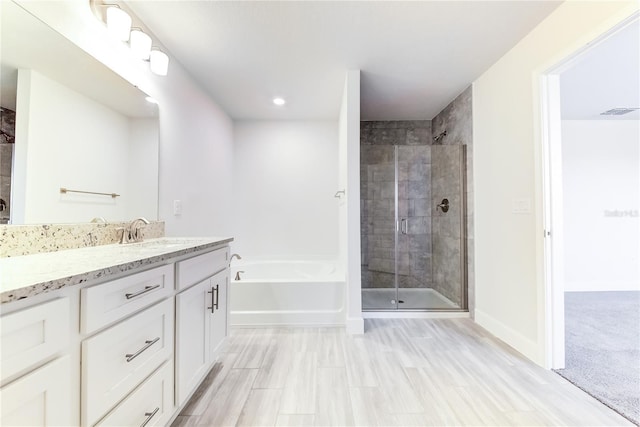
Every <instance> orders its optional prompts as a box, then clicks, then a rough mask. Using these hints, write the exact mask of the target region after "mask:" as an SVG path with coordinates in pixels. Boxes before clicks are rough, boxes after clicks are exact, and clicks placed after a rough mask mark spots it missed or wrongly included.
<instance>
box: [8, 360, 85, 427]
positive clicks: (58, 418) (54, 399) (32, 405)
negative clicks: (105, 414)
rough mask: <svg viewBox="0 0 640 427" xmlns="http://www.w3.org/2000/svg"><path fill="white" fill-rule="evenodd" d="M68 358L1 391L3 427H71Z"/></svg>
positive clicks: (75, 421) (57, 361)
mask: <svg viewBox="0 0 640 427" xmlns="http://www.w3.org/2000/svg"><path fill="white" fill-rule="evenodd" d="M70 378H71V364H70V360H69V356H65V357H62V358H60V359H56V360H54V361H52V362H49V363H47V364H46V365H44V366H43V367H41V368H39V369H36V370H35V371H33V372H31V373H29V374H27V375H25V376H23V377H21V378H20V379H18V380H16V381H14V382H12V383H11V384H9V385H7V386H5V387H3V388H2V389H0V402H2V411H1V413H2V416H1V417H0V425H3V426H70V425H74V424H76V423H77V419H75V420H74V418H73V415H72V409H71V408H72V406H73V405H72V402H71V384H70Z"/></svg>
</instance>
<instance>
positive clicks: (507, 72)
mask: <svg viewBox="0 0 640 427" xmlns="http://www.w3.org/2000/svg"><path fill="white" fill-rule="evenodd" d="M635 10H637V3H635V2H565V3H563V4H561V5H560V6H559V7H558V8H557V9H556V10H555V11H554V12H553V13H552V14H550V15H549V16H548V17H547V19H545V20H544V21H543V22H542V23H541V24H540V25H538V26H537V27H536V28H535V29H534V30H533V31H532V32H531V33H529V34H528V35H527V36H526V37H525V38H523V39H522V40H521V41H520V42H519V43H518V44H517V45H516V46H515V47H514V48H513V49H511V50H510V51H509V52H508V53H507V54H505V55H504V56H503V57H502V58H501V59H500V60H498V62H496V63H495V64H494V65H493V66H491V67H490V68H489V69H488V70H487V71H486V72H485V73H484V74H483V75H482V76H480V77H479V78H478V79H477V80H476V81H475V82H474V83H473V101H472V102H473V133H474V145H475V147H474V183H475V190H476V191H475V200H474V202H475V219H476V223H475V227H476V228H475V233H476V241H475V254H476V260H475V262H476V310H475V318H476V321H477V322H478V323H479V324H480V325H482V326H483V327H485V328H486V329H488V330H489V331H490V332H492V333H493V334H495V335H497V336H498V337H499V338H501V339H502V340H504V341H505V342H507V343H508V344H510V345H511V346H513V347H515V348H516V349H517V350H519V351H520V352H522V353H523V354H525V355H526V356H527V357H529V358H531V359H532V360H534V361H536V362H537V363H539V364H544V363H545V362H546V361H545V355H546V348H545V345H546V341H545V328H546V324H545V288H544V268H543V261H544V252H543V243H544V242H543V204H542V201H543V197H542V182H543V181H542V160H541V159H542V155H541V148H542V142H541V137H540V90H539V78H540V75H541V73H543V72H544V71H545V70H548V69H549V68H550V67H552V66H554V65H555V64H557V63H558V62H560V61H561V60H562V59H564V58H566V57H567V56H569V55H571V54H572V53H573V52H575V51H576V50H578V49H581V48H583V47H584V46H585V45H586V44H587V43H589V42H590V41H592V40H593V39H595V38H596V37H598V36H599V35H601V34H603V33H604V32H606V31H607V30H608V29H610V28H612V27H613V26H614V25H616V24H617V23H618V22H620V21H622V20H623V19H625V18H626V17H628V16H629V15H631V14H632V13H633V12H634V11H635ZM514 199H515V200H514ZM519 199H524V200H523V202H524V205H526V202H527V201H528V202H530V205H531V211H530V213H528V214H527V213H524V214H523V213H519V214H516V213H513V210H512V203H513V202H517V204H519V203H520V202H521V201H522V200H519Z"/></svg>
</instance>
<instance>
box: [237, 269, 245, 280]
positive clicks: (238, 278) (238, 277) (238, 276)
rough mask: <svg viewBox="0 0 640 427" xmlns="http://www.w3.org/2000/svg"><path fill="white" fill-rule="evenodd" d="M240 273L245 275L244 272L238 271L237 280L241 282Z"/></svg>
mask: <svg viewBox="0 0 640 427" xmlns="http://www.w3.org/2000/svg"><path fill="white" fill-rule="evenodd" d="M240 273H244V271H237V272H236V278H235V280H241V279H240Z"/></svg>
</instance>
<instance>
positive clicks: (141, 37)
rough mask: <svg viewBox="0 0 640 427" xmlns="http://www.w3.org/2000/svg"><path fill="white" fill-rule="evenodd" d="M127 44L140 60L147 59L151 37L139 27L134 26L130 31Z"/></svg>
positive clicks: (149, 52)
mask: <svg viewBox="0 0 640 427" xmlns="http://www.w3.org/2000/svg"><path fill="white" fill-rule="evenodd" d="M129 46H131V50H132V51H133V54H134V55H135V56H136V57H138V58H140V59H142V60H147V59H149V55H150V54H151V37H149V36H148V35H147V34H146V33H145V32H144V31H142V30H141V29H139V28H134V29H133V30H132V31H131V40H130V41H129Z"/></svg>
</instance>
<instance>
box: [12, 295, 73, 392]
mask: <svg viewBox="0 0 640 427" xmlns="http://www.w3.org/2000/svg"><path fill="white" fill-rule="evenodd" d="M70 315H71V314H70V304H69V298H59V299H56V300H53V301H49V302H46V303H44V304H40V305H36V306H34V307H29V308H26V309H24V310H21V311H17V312H15V313H11V314H7V315H5V316H2V318H1V320H0V322H1V323H2V328H1V329H0V330H1V338H0V344H1V346H0V360H2V362H1V363H2V364H1V370H0V378H1V380H2V381H3V382H4V380H5V379H7V378H9V377H11V376H14V375H16V374H18V373H20V372H24V371H26V370H27V369H29V368H32V367H35V366H36V365H38V364H39V363H40V362H42V361H44V360H46V359H48V358H49V357H51V356H53V355H54V354H56V353H57V352H59V351H61V350H63V349H65V348H66V347H67V346H68V344H69V328H70V326H69V323H70Z"/></svg>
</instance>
